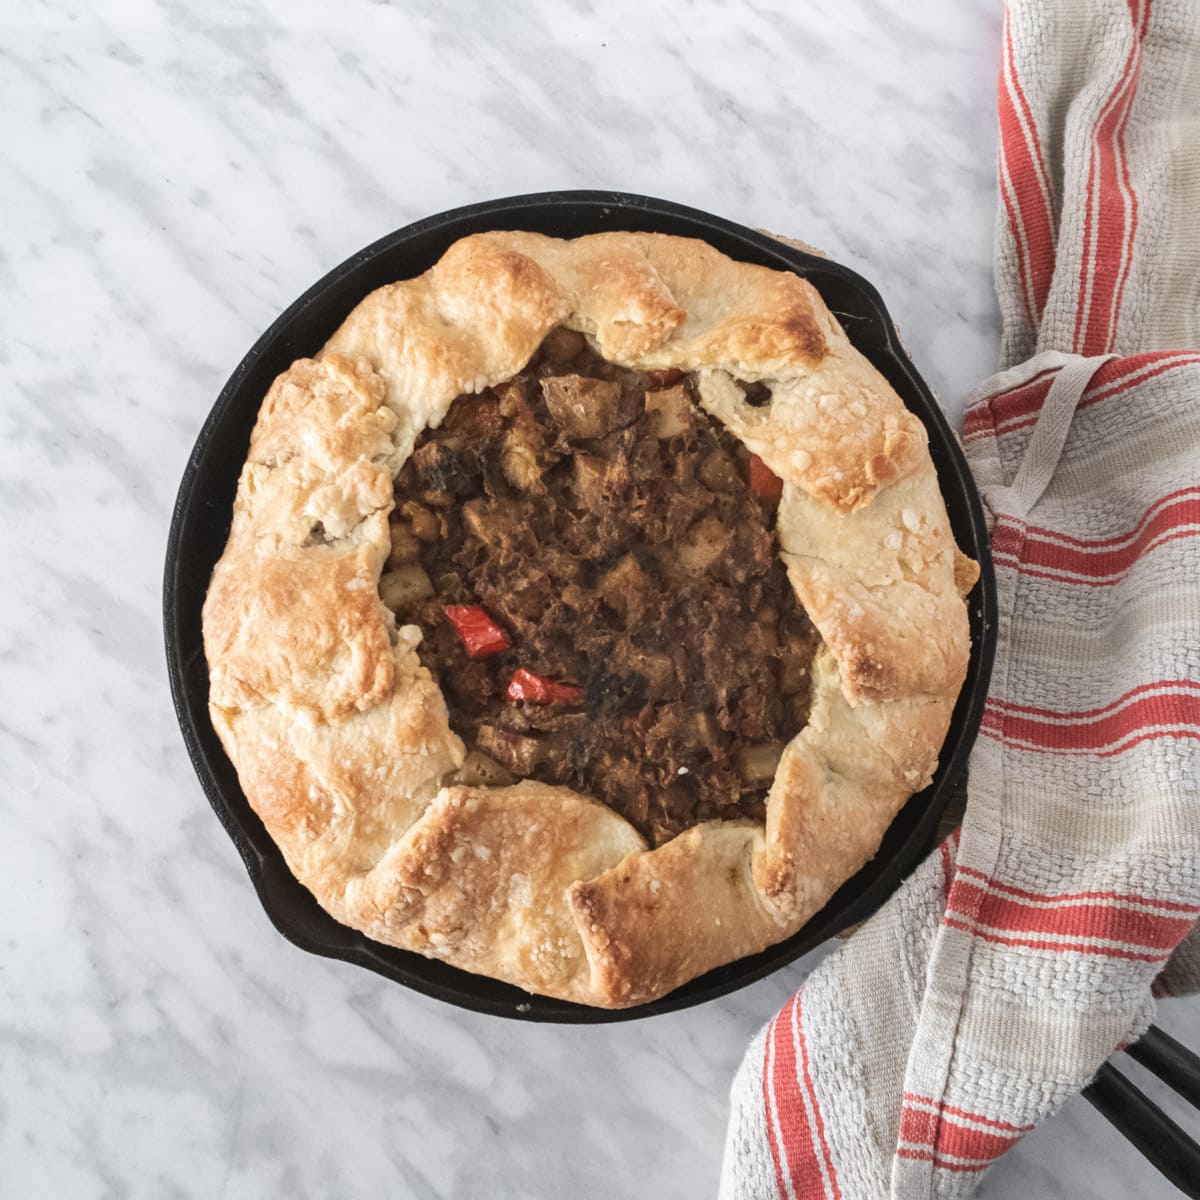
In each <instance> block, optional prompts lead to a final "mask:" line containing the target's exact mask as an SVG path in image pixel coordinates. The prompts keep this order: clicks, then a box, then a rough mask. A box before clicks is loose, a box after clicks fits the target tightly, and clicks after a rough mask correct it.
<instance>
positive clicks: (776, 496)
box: [750, 454, 783, 507]
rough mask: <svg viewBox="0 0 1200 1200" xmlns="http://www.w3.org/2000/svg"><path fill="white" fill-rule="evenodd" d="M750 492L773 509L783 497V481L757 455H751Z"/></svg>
mask: <svg viewBox="0 0 1200 1200" xmlns="http://www.w3.org/2000/svg"><path fill="white" fill-rule="evenodd" d="M750 490H751V491H752V492H753V493H754V494H755V495H756V496H757V497H758V498H759V499H760V500H762V501H763V502H764V503H766V504H769V505H771V507H774V506H775V505H776V504H778V503H779V500H780V497H781V496H782V495H783V480H782V479H780V478H779V476H778V475H776V474H775V472H774V471H772V470H771V468H770V467H768V466H767V464H766V463H765V462H763V460H762V459H761V458H759V457H758V455H757V454H752V455H750Z"/></svg>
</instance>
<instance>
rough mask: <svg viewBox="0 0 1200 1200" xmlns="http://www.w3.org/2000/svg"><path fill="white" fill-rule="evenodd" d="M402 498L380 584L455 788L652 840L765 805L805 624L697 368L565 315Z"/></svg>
mask: <svg viewBox="0 0 1200 1200" xmlns="http://www.w3.org/2000/svg"><path fill="white" fill-rule="evenodd" d="M762 398H763V397H762V395H761V394H760V393H759V394H756V389H755V388H754V387H753V386H751V387H749V388H748V389H747V399H748V401H749V402H750V403H755V402H761V400H762ZM395 499H396V505H395V510H394V512H393V513H392V518H391V520H392V524H391V535H392V551H391V555H390V557H389V559H388V566H387V569H386V573H385V574H384V576H383V579H382V580H381V584H380V591H381V595H382V596H383V599H384V602H385V603H387V604H388V605H389V607H391V608H392V609H393V610H394V611H395V613H396V615H397V619H398V620H399V621H400V622H401V623H403V624H416V625H419V626H420V628H421V630H422V632H423V634H424V637H423V640H422V643H421V646H420V650H419V653H420V657H421V661H422V662H423V663H424V664H425V666H426V667H428V668H429V670H430V671H431V672H432V673H433V675H434V677H435V678H436V679H437V680H438V682H439V684H440V686H441V689H442V692H443V694H444V695H445V698H446V704H447V706H448V709H449V714H450V724H451V727H452V728H453V729H454V730H455V731H456V732H457V733H458V734H459V735H460V736H461V737H462V739H463V740H464V742H465V743H466V745H467V746H468V747H469V748H470V753H469V754H468V757H467V760H466V762H465V763H464V765H463V768H462V769H461V770H460V771H459V772H458V773H457V780H458V781H460V782H465V783H486V784H504V783H510V782H512V781H514V780H515V779H517V778H532V779H539V780H542V781H544V782H546V783H554V784H562V785H564V786H566V787H569V788H571V789H573V790H575V791H578V792H581V793H583V794H584V795H587V796H591V797H593V798H595V799H597V800H600V801H602V802H603V803H605V804H607V805H608V806H609V807H610V808H612V809H614V810H615V811H617V812H618V813H620V814H621V815H622V816H624V817H625V818H627V819H628V820H629V821H630V822H632V823H633V824H634V825H635V826H636V827H637V828H638V829H639V830H640V831H641V832H642V834H643V835H645V837H646V838H647V839H648V840H649V841H650V842H651V844H653V845H660V844H661V843H663V842H665V841H667V840H669V839H670V838H672V837H674V836H675V835H676V834H678V833H680V832H682V831H683V830H684V829H687V828H688V827H689V826H691V825H694V824H696V823H697V822H700V821H706V820H711V819H714V818H735V817H748V818H751V819H754V820H758V821H761V820H762V819H763V816H764V806H765V801H766V796H767V791H768V789H769V787H770V784H771V780H772V778H773V777H774V774H775V768H776V765H777V764H778V761H779V756H780V753H781V752H782V749H783V746H784V745H785V744H786V743H787V742H788V741H789V740H790V739H791V738H792V737H793V736H794V735H795V734H796V733H797V732H798V731H799V730H800V729H801V728H802V727H803V725H804V723H805V720H806V717H807V714H808V709H809V668H810V663H811V660H812V655H813V652H814V650H815V649H816V646H817V643H818V640H819V639H818V636H817V634H816V633H815V631H814V630H813V628H812V625H811V623H810V622H809V620H808V618H807V616H806V615H805V613H804V610H803V609H802V608H801V607H800V605H799V603H798V602H797V600H796V596H795V593H794V592H793V590H792V588H791V585H790V584H789V583H788V580H787V576H786V574H785V572H784V569H783V566H782V564H781V563H780V561H779V557H778V544H777V541H776V536H775V532H774V525H775V508H776V505H777V504H778V501H779V480H778V479H777V478H776V477H775V476H774V475H772V474H771V472H770V471H769V470H768V469H767V468H766V467H765V466H764V465H763V464H762V463H761V462H760V461H759V460H758V459H757V458H755V457H754V456H753V455H751V454H750V453H749V452H748V451H747V450H746V449H745V447H744V446H742V445H741V444H740V443H739V442H737V441H736V440H735V439H734V438H732V437H731V436H730V435H729V434H728V432H727V431H726V430H725V429H724V428H723V427H722V426H721V425H720V424H719V423H718V422H717V421H715V420H714V419H713V418H711V417H710V416H708V414H707V413H705V412H704V411H703V410H702V409H700V408H699V406H698V405H697V403H696V390H695V383H694V380H693V378H692V377H691V376H688V375H686V374H683V373H681V372H678V371H666V372H644V371H634V370H627V369H625V368H622V367H618V366H615V365H614V364H612V363H610V362H608V361H606V360H605V359H603V358H600V357H599V356H598V355H597V354H595V353H594V352H593V351H592V350H591V349H590V347H589V346H588V344H587V342H586V339H585V338H584V337H583V336H582V335H581V334H578V333H574V332H572V331H570V330H566V329H556V330H554V331H553V332H552V333H551V334H550V335H549V336H548V337H547V338H546V340H545V341H544V342H543V344H542V346H541V348H540V349H539V351H538V353H537V355H536V356H535V357H534V358H533V360H532V361H531V362H530V364H529V366H528V367H527V368H526V369H525V370H524V371H523V372H521V374H520V375H518V376H516V377H515V378H513V379H511V380H509V381H508V382H506V383H503V384H500V385H499V386H497V387H494V388H490V389H488V390H487V391H484V392H482V393H479V394H471V395H463V396H459V397H458V398H457V399H456V400H455V401H454V403H453V405H452V406H451V408H450V410H449V412H448V413H447V415H446V418H445V420H444V421H443V422H442V424H441V426H440V428H438V429H435V430H427V431H426V432H425V433H424V434H423V435H422V437H421V438H420V440H419V441H418V442H417V445H416V448H415V449H414V451H413V454H412V456H411V457H410V459H409V460H408V462H407V463H406V464H405V466H404V469H403V470H402V471H401V473H400V476H399V478H398V479H397V480H396V487H395Z"/></svg>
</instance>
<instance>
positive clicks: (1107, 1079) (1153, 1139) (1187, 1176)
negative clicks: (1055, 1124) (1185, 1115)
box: [1083, 1031, 1200, 1200]
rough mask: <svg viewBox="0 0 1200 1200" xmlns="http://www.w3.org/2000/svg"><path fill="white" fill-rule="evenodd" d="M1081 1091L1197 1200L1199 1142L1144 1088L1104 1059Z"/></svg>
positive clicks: (1199, 1197)
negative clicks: (1151, 1097)
mask: <svg viewBox="0 0 1200 1200" xmlns="http://www.w3.org/2000/svg"><path fill="white" fill-rule="evenodd" d="M1156 1032H1157V1031H1156ZM1164 1036H1165V1035H1164ZM1193 1057H1194V1056H1193ZM1151 1069H1153V1068H1151ZM1156 1073H1157V1072H1156ZM1164 1078H1165V1077H1164ZM1166 1082H1167V1083H1170V1084H1171V1085H1172V1086H1173V1087H1174V1086H1175V1085H1174V1082H1173V1081H1172V1080H1171V1079H1166ZM1083 1095H1084V1097H1085V1098H1086V1099H1087V1101H1088V1102H1089V1103H1090V1104H1091V1105H1092V1106H1093V1107H1094V1108H1095V1109H1096V1111H1097V1112H1099V1113H1100V1115H1101V1116H1103V1117H1104V1119H1105V1120H1106V1121H1108V1122H1109V1124H1110V1125H1112V1126H1113V1128H1114V1129H1116V1130H1117V1132H1118V1133H1120V1134H1121V1135H1122V1136H1123V1137H1124V1138H1125V1139H1126V1140H1127V1141H1128V1142H1129V1143H1130V1144H1131V1145H1132V1146H1133V1147H1134V1148H1135V1149H1136V1150H1137V1151H1138V1152H1139V1153H1140V1154H1141V1155H1142V1157H1143V1158H1145V1159H1146V1161H1147V1162H1148V1163H1150V1165H1151V1166H1153V1167H1154V1168H1155V1169H1156V1170H1157V1171H1159V1172H1160V1174H1162V1175H1163V1176H1164V1177H1165V1178H1166V1179H1167V1180H1169V1181H1170V1182H1171V1183H1173V1184H1174V1185H1175V1186H1176V1187H1177V1188H1178V1189H1179V1190H1180V1192H1181V1193H1182V1194H1183V1195H1185V1196H1188V1197H1191V1198H1192V1200H1200V1146H1198V1145H1197V1144H1196V1143H1195V1142H1194V1141H1193V1140H1192V1139H1191V1138H1190V1137H1189V1136H1188V1134H1187V1133H1186V1132H1185V1131H1184V1129H1183V1128H1182V1127H1181V1126H1179V1125H1177V1124H1176V1123H1175V1122H1174V1121H1172V1120H1171V1118H1170V1117H1168V1116H1167V1114H1166V1113H1164V1112H1163V1111H1162V1109H1161V1108H1159V1107H1158V1105H1156V1104H1155V1103H1154V1102H1153V1101H1152V1100H1151V1099H1150V1098H1149V1096H1147V1095H1146V1094H1145V1092H1143V1091H1142V1090H1141V1089H1140V1088H1137V1087H1135V1086H1134V1085H1133V1084H1132V1083H1130V1082H1129V1080H1128V1079H1126V1078H1125V1076H1124V1075H1122V1074H1121V1073H1120V1072H1119V1071H1118V1070H1117V1069H1116V1068H1115V1067H1113V1066H1112V1065H1111V1064H1109V1063H1105V1064H1104V1066H1102V1067H1101V1068H1100V1070H1099V1071H1097V1072H1096V1078H1095V1079H1094V1080H1093V1081H1092V1082H1091V1083H1090V1084H1088V1086H1087V1087H1086V1088H1084V1089H1083ZM1187 1098H1188V1099H1191V1097H1190V1096H1189V1097H1187Z"/></svg>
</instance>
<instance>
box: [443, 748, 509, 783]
mask: <svg viewBox="0 0 1200 1200" xmlns="http://www.w3.org/2000/svg"><path fill="white" fill-rule="evenodd" d="M443 782H444V783H446V784H454V783H461V784H465V785H466V786H467V787H507V786H508V785H509V784H511V783H516V782H517V777H516V776H515V775H514V774H513V773H512V772H511V771H510V770H508V768H507V767H502V766H501V765H500V764H499V763H498V762H497V761H496V760H495V759H494V758H489V757H488V756H487V755H486V754H484V753H482V752H481V751H479V750H471V751H469V752H468V753H467V757H466V758H464V759H463V765H462V766H461V767H459V768H458V770H457V771H454V772H452V773H451V774H450V775H448V776H447V777H446V779H445V780H444V781H443Z"/></svg>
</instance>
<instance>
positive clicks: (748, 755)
mask: <svg viewBox="0 0 1200 1200" xmlns="http://www.w3.org/2000/svg"><path fill="white" fill-rule="evenodd" d="M782 757H783V743H782V742H764V743H763V744H762V745H759V746H743V747H742V749H741V750H739V751H738V771H739V772H740V774H741V776H742V782H743V783H746V784H761V783H769V782H770V781H771V780H772V779H773V778H774V777H775V771H776V769H777V768H778V766H779V760H780V759H781V758H782Z"/></svg>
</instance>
